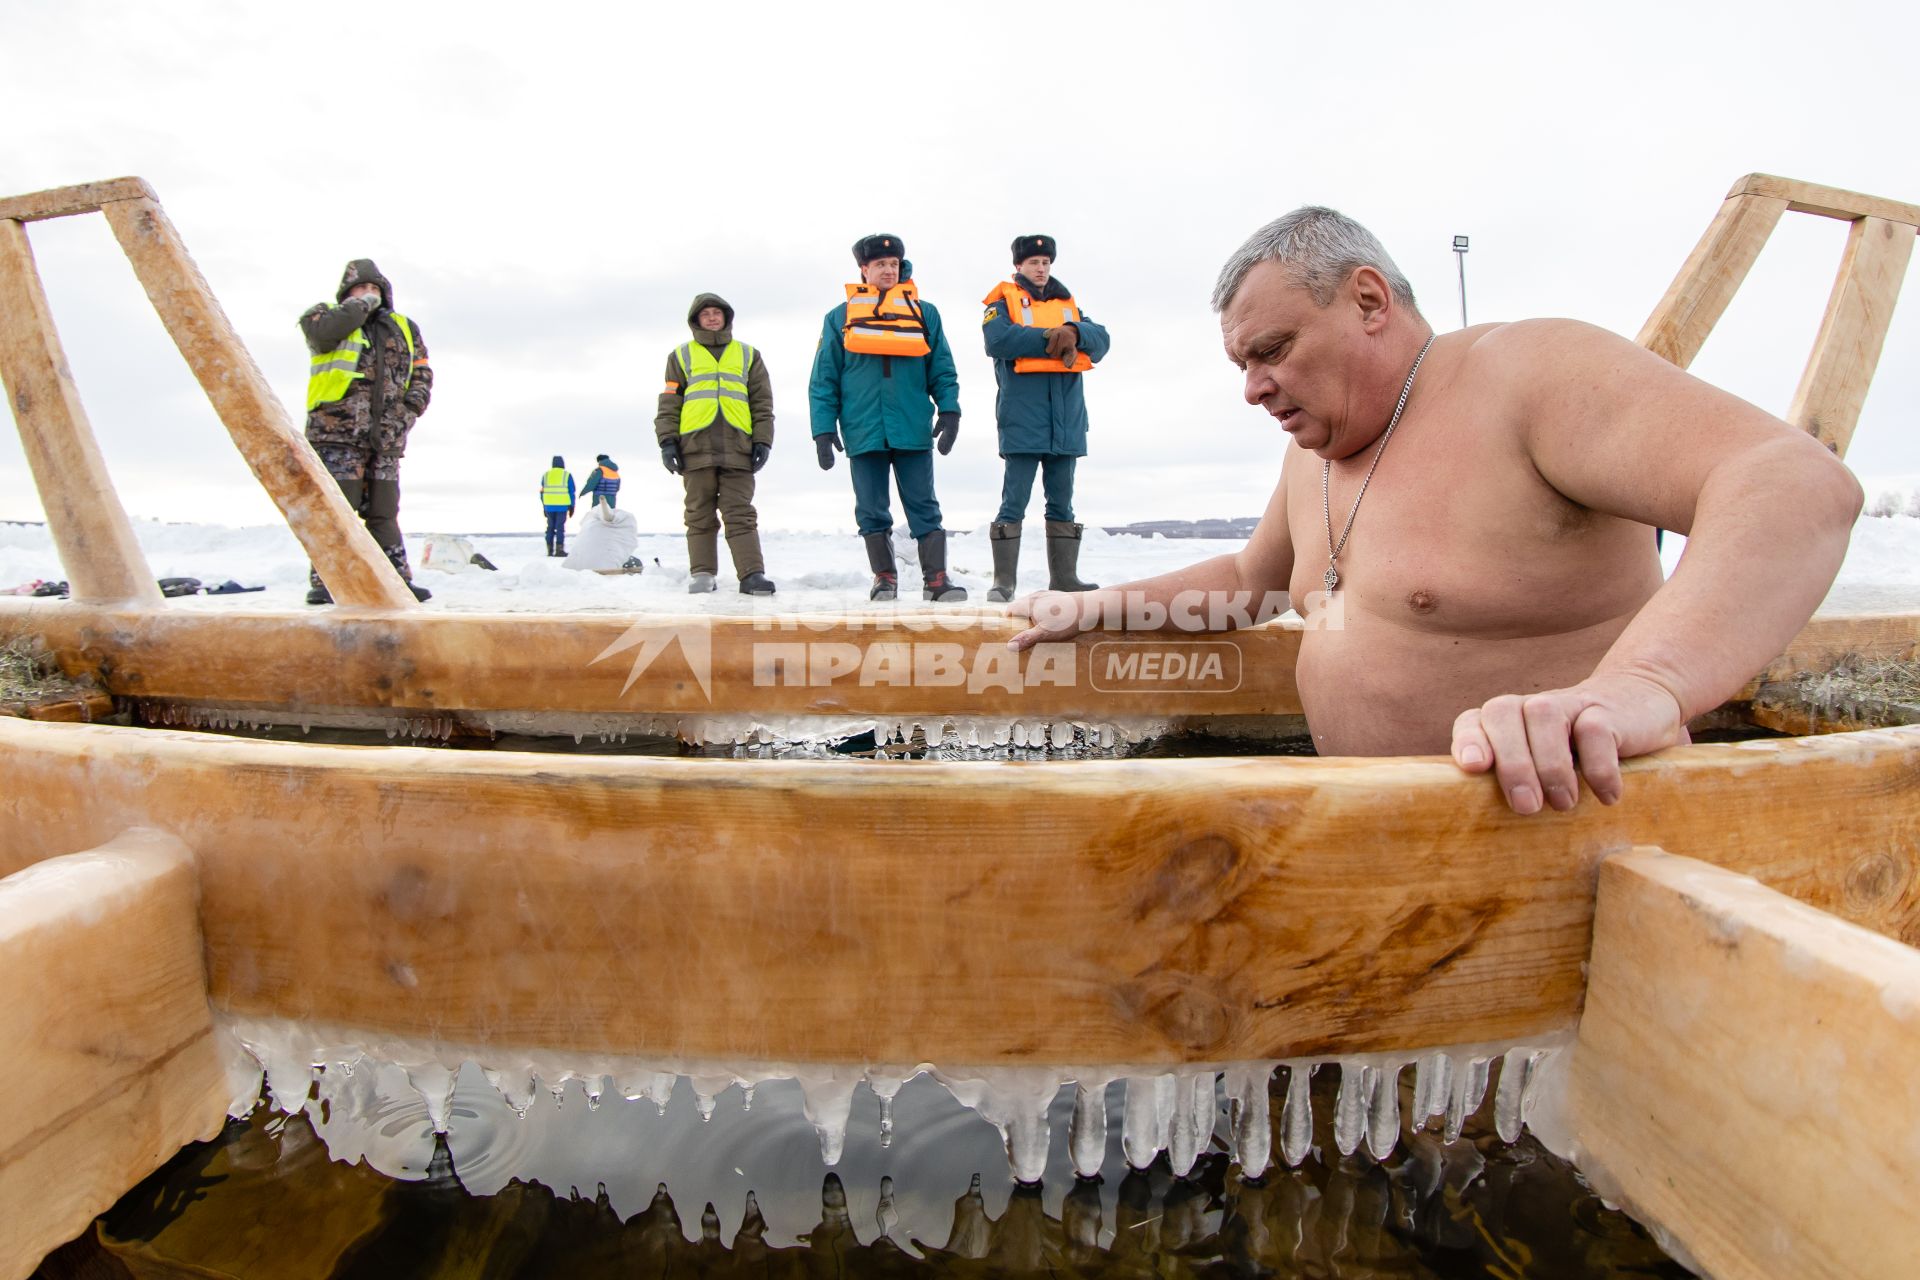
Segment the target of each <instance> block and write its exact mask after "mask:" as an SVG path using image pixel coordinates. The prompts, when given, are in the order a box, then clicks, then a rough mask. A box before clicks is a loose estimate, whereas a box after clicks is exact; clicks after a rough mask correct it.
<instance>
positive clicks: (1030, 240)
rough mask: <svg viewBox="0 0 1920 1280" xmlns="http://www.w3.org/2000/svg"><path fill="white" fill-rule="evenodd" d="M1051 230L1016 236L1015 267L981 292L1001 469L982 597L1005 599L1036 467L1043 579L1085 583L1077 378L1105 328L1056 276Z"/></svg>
mask: <svg viewBox="0 0 1920 1280" xmlns="http://www.w3.org/2000/svg"><path fill="white" fill-rule="evenodd" d="M1056 248H1057V246H1056V245H1055V244H1054V240H1053V237H1052V236H1038V235H1035V236H1017V237H1015V238H1014V241H1013V265H1014V276H1013V279H1011V280H1002V281H1001V282H1000V283H999V284H997V285H995V286H994V288H993V290H992V291H991V292H990V293H988V294H987V296H986V298H985V299H984V300H983V301H985V302H986V304H987V311H986V314H985V315H984V316H982V317H981V320H980V323H981V333H982V335H983V336H984V337H985V339H986V343H987V354H988V355H990V356H992V357H993V376H994V378H995V380H996V381H997V382H998V383H999V386H1000V395H999V398H998V399H997V400H996V401H995V403H994V416H995V418H996V420H997V422H998V425H999V428H1000V456H1001V458H1003V459H1005V461H1006V475H1005V478H1004V480H1003V481H1002V483H1001V486H1000V514H999V515H997V516H995V517H994V519H993V525H992V527H991V529H990V530H989V531H988V532H989V535H990V538H991V541H992V543H993V588H992V589H991V590H990V591H988V592H987V599H989V600H995V601H1005V600H1011V599H1013V597H1014V592H1015V579H1016V578H1017V577H1018V573H1019V568H1020V526H1021V522H1022V521H1023V520H1025V519H1026V515H1027V504H1028V502H1029V501H1030V500H1031V499H1032V496H1033V475H1034V472H1035V471H1038V472H1040V473H1041V476H1042V480H1041V484H1042V487H1043V489H1044V490H1045V493H1046V502H1047V510H1046V516H1047V586H1048V589H1049V590H1052V591H1091V590H1092V589H1093V588H1094V587H1095V586H1097V585H1099V584H1097V583H1092V582H1082V581H1080V576H1079V575H1080V533H1081V526H1080V525H1078V524H1075V523H1074V520H1073V469H1074V464H1075V463H1076V462H1077V461H1078V459H1080V458H1081V457H1083V456H1085V454H1086V452H1087V399H1086V394H1085V392H1084V391H1083V390H1082V382H1081V380H1082V378H1084V377H1085V376H1086V374H1087V372H1088V371H1089V370H1090V369H1092V368H1093V366H1094V365H1095V364H1096V363H1097V362H1099V361H1100V360H1101V359H1103V358H1104V357H1105V356H1106V354H1107V347H1108V345H1109V344H1108V340H1107V331H1106V329H1105V328H1104V327H1103V326H1101V325H1099V324H1096V323H1094V322H1093V321H1092V320H1089V319H1088V318H1087V317H1086V315H1085V314H1084V313H1083V312H1082V311H1081V310H1080V308H1079V306H1078V305H1077V304H1076V303H1075V302H1074V299H1073V294H1072V293H1071V292H1070V291H1069V290H1068V289H1067V287H1066V285H1064V284H1062V283H1061V282H1060V281H1059V280H1058V279H1056V278H1055V277H1054V275H1053V260H1054V256H1055V252H1056Z"/></svg>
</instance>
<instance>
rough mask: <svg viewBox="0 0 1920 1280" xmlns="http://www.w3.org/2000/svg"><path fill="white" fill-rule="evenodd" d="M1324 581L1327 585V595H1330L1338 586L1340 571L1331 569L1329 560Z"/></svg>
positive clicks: (1331, 563)
mask: <svg viewBox="0 0 1920 1280" xmlns="http://www.w3.org/2000/svg"><path fill="white" fill-rule="evenodd" d="M1325 581H1326V584H1327V594H1328V595H1332V594H1333V589H1334V588H1335V587H1337V586H1339V585H1340V571H1339V570H1338V569H1336V568H1334V567H1333V561H1331V560H1329V561H1327V576H1326V579H1325Z"/></svg>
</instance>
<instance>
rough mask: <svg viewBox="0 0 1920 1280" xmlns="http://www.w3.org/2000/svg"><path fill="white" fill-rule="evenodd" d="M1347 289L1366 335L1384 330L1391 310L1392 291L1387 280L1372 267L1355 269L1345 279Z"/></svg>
mask: <svg viewBox="0 0 1920 1280" xmlns="http://www.w3.org/2000/svg"><path fill="white" fill-rule="evenodd" d="M1347 287H1348V289H1350V290H1351V291H1352V298H1353V305H1354V307H1355V309H1357V310H1358V311H1359V313H1360V327H1361V328H1362V329H1364V330H1365V331H1366V332H1368V333H1378V332H1380V330H1382V329H1384V328H1385V327H1386V324H1387V315H1388V313H1389V312H1390V311H1392V309H1393V290H1392V289H1391V288H1390V287H1388V285H1387V278H1386V277H1385V276H1383V275H1381V274H1380V273H1379V272H1378V271H1377V270H1375V269H1374V268H1372V267H1355V268H1354V269H1353V274H1352V275H1350V276H1348V277H1347Z"/></svg>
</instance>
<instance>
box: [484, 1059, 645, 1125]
mask: <svg viewBox="0 0 1920 1280" xmlns="http://www.w3.org/2000/svg"><path fill="white" fill-rule="evenodd" d="M480 1074H481V1075H484V1076H485V1077H486V1078H487V1083H488V1084H490V1085H492V1086H493V1087H494V1088H495V1089H496V1090H498V1091H499V1093H500V1096H501V1097H502V1098H504V1099H506V1103H507V1105H508V1106H510V1107H512V1108H513V1114H515V1115H516V1116H519V1117H520V1118H521V1119H522V1120H525V1119H526V1118H527V1108H528V1107H530V1106H532V1105H533V1091H534V1088H535V1085H534V1082H533V1071H532V1070H531V1069H530V1068H522V1069H520V1070H517V1071H515V1072H514V1073H513V1074H512V1075H508V1074H507V1073H506V1072H504V1071H496V1070H494V1069H493V1068H492V1067H482V1068H481V1070H480ZM621 1092H622V1093H625V1092H626V1091H625V1090H624V1089H623V1090H621ZM627 1096H629V1097H632V1096H633V1095H632V1094H628V1095H627Z"/></svg>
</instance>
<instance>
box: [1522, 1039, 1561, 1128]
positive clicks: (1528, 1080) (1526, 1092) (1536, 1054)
mask: <svg viewBox="0 0 1920 1280" xmlns="http://www.w3.org/2000/svg"><path fill="white" fill-rule="evenodd" d="M1552 1056H1553V1051H1552V1050H1551V1049H1536V1050H1534V1051H1533V1052H1532V1053H1530V1054H1528V1055H1527V1069H1526V1072H1525V1073H1524V1074H1523V1075H1522V1076H1521V1078H1520V1114H1521V1118H1522V1119H1525V1117H1526V1116H1527V1114H1528V1113H1529V1112H1531V1111H1532V1110H1533V1096H1534V1095H1533V1082H1534V1078H1535V1077H1536V1076H1538V1075H1539V1074H1540V1064H1541V1063H1543V1062H1545V1061H1546V1060H1547V1059H1548V1058H1550V1057H1552Z"/></svg>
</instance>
